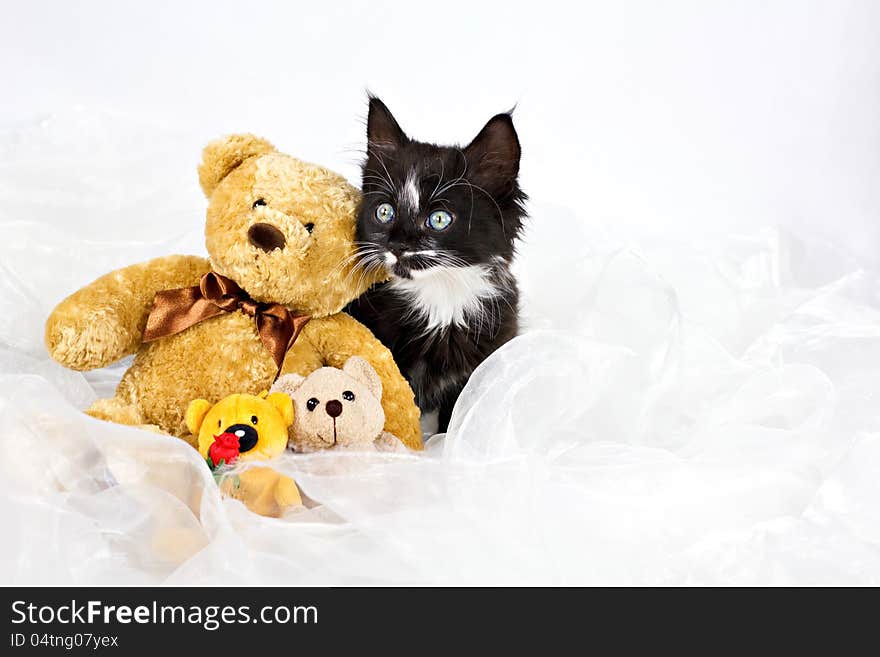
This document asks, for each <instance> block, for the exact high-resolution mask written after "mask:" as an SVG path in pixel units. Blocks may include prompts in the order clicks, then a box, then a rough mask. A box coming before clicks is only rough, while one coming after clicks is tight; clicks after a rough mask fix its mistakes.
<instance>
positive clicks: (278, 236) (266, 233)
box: [248, 224, 287, 253]
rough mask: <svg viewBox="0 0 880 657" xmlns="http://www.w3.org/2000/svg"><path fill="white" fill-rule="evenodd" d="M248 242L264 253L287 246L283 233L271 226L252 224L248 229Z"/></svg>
mask: <svg viewBox="0 0 880 657" xmlns="http://www.w3.org/2000/svg"><path fill="white" fill-rule="evenodd" d="M248 241H249V242H250V243H251V244H253V245H254V246H255V247H257V248H258V249H262V250H263V251H265V252H266V253H269V251H273V250H275V249H283V248H284V245H285V244H287V240H286V239H284V233H282V232H281V231H280V230H278V229H277V228H275V226H273V225H272V224H254V225H253V226H251V227H250V228H248Z"/></svg>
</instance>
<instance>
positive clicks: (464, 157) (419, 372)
mask: <svg viewBox="0 0 880 657" xmlns="http://www.w3.org/2000/svg"><path fill="white" fill-rule="evenodd" d="M367 143H368V148H367V159H366V162H365V163H364V166H363V194H364V201H363V205H362V207H361V211H360V216H359V218H358V229H357V232H358V242H359V245H358V246H359V253H360V257H361V261H362V264H363V266H364V267H365V268H367V269H370V268H380V267H384V268H385V269H386V270H387V272H388V274H389V275H390V277H391V278H390V280H389V281H388V282H386V283H382V284H380V285H378V286H375V287H373V288H372V289H370V290H369V291H368V292H367V293H366V294H364V295H363V296H362V297H360V298H359V299H358V300H356V301H355V302H353V303H352V304H351V305H350V306H349V308H348V311H349V312H350V313H351V314H352V315H354V316H355V317H356V318H357V319H359V320H360V321H361V322H363V323H364V324H366V325H367V326H368V327H369V328H370V329H371V330H372V331H373V333H374V334H375V335H376V337H377V338H379V340H381V341H382V342H383V343H384V344H385V345H386V346H387V347H388V348H389V349H390V350H391V352H392V353H393V355H394V358H395V360H396V361H397V364H398V366H399V367H400V369H401V372H402V373H403V374H404V376H406V377H407V379H408V380H409V382H410V384H411V385H412V388H413V391H414V392H415V395H416V403H417V404H418V405H419V407H420V408H421V409H422V411H423V412H424V413H428V412H431V411H434V410H436V411H438V427H437V430H438V431H439V432H444V431H446V429H447V426H448V424H449V418H450V416H451V415H452V408H453V406H454V405H455V401H456V399H458V396H459V393H461V390H462V388H463V387H464V385H465V383H467V380H468V378H469V377H470V375H471V373H472V372H473V371H474V369H475V368H476V367H477V365H479V364H480V363H481V362H483V360H485V359H486V357H487V356H489V354H491V353H492V352H493V351H495V350H496V349H498V347H500V346H501V345H503V344H504V343H505V342H507V341H508V340H510V339H511V338H512V337H514V336H515V335H516V333H517V329H518V318H517V305H518V301H519V292H518V290H517V285H516V280H515V279H514V277H513V275H512V274H511V272H510V264H511V261H512V259H513V256H514V242H515V240H516V238H517V236H518V235H519V233H520V230H521V228H522V223H523V219H524V218H525V216H526V213H525V209H524V207H523V204H524V202H525V200H526V195H525V194H524V193H523V192H522V190H520V188H519V184H518V182H517V176H518V174H519V160H520V145H519V139H518V138H517V135H516V131H515V130H514V127H513V121H512V120H511V117H510V114H498V115H497V116H494V117H492V118H491V119H490V120H489V122H488V123H487V124H486V125H485V127H484V128H483V129H482V130H481V131H480V133H479V134H478V135H477V136H476V137H475V138H474V140H473V141H472V142H471V143H470V144H468V145H467V146H464V147H457V146H436V145H434V144H427V143H423V142H419V141H415V140H413V139H410V138H409V137H407V136H406V134H405V133H404V132H403V130H401V128H400V126H399V125H398V123H397V121H396V120H395V119H394V117H393V116H392V114H391V112H390V111H389V110H388V108H387V107H386V106H385V104H384V103H382V101H381V100H379V99H378V98H370V109H369V116H368V119H367Z"/></svg>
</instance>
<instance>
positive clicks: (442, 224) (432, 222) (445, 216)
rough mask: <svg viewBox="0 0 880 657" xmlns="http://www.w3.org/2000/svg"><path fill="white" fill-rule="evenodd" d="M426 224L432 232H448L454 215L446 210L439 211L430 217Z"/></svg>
mask: <svg viewBox="0 0 880 657" xmlns="http://www.w3.org/2000/svg"><path fill="white" fill-rule="evenodd" d="M426 223H427V225H428V228H430V229H432V230H446V229H447V228H449V225H450V224H451V223H452V215H451V214H449V213H448V212H447V211H446V210H437V211H435V212H432V213H431V214H430V215H429V216H428V221H427V222H426Z"/></svg>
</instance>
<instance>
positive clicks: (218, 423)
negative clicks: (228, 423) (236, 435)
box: [217, 420, 223, 429]
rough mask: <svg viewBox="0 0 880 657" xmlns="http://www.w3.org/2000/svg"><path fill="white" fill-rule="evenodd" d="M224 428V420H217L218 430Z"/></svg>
mask: <svg viewBox="0 0 880 657" xmlns="http://www.w3.org/2000/svg"><path fill="white" fill-rule="evenodd" d="M222 426H223V420H217V428H218V429H219V428H220V427H222Z"/></svg>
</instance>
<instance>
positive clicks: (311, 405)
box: [306, 397, 321, 411]
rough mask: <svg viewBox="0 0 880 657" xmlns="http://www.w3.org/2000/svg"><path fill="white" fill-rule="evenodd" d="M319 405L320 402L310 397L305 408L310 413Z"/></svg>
mask: <svg viewBox="0 0 880 657" xmlns="http://www.w3.org/2000/svg"><path fill="white" fill-rule="evenodd" d="M320 403H321V402H319V401H318V400H317V399H315V398H314V397H312V398H311V399H310V400H309V401H307V402H306V408H307V409H309V410H310V411H313V410H315V408H316V407H317V406H318V404H320Z"/></svg>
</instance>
